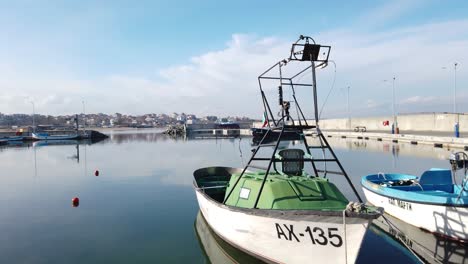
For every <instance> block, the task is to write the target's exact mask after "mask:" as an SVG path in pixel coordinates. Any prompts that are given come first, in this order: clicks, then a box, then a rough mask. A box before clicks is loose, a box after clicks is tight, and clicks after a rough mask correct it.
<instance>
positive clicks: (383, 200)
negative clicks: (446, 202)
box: [363, 188, 468, 241]
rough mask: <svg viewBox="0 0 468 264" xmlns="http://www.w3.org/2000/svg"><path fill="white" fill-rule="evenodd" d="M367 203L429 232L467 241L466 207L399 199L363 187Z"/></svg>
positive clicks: (467, 218) (467, 220)
mask: <svg viewBox="0 0 468 264" xmlns="http://www.w3.org/2000/svg"><path fill="white" fill-rule="evenodd" d="M363 190H364V194H365V196H366V199H367V201H368V202H369V203H371V204H373V205H375V206H379V207H383V208H384V209H385V213H387V214H390V215H392V216H394V217H396V218H398V219H400V220H402V221H404V222H407V223H409V224H411V225H414V226H416V227H419V228H422V229H425V230H427V231H429V232H433V233H438V234H441V235H443V236H447V237H450V238H453V239H456V240H463V241H468V208H467V207H451V206H440V205H432V204H422V203H416V202H407V201H401V200H398V199H395V198H389V197H386V196H383V195H379V194H377V193H374V192H372V191H369V190H368V189H366V188H363Z"/></svg>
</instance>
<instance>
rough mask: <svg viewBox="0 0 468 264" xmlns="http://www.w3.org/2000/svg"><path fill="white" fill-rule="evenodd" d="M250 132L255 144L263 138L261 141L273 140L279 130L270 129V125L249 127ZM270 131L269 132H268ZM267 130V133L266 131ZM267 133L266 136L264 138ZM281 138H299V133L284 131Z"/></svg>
mask: <svg viewBox="0 0 468 264" xmlns="http://www.w3.org/2000/svg"><path fill="white" fill-rule="evenodd" d="M250 130H251V132H252V142H253V143H254V144H255V145H256V144H258V143H260V141H262V140H263V142H264V143H265V142H273V141H276V139H277V138H278V136H279V133H280V131H270V130H271V127H261V128H256V127H253V128H251V129H250ZM269 131H270V132H269ZM267 132H269V133H267ZM267 134H268V137H267V138H264V137H265V135H267ZM282 139H283V140H300V139H301V134H300V133H298V132H297V131H285V132H284V133H283V135H282Z"/></svg>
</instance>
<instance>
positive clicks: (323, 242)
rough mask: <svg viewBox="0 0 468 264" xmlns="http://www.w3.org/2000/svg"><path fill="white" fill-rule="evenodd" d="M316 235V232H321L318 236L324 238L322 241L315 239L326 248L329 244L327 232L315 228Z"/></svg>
mask: <svg viewBox="0 0 468 264" xmlns="http://www.w3.org/2000/svg"><path fill="white" fill-rule="evenodd" d="M313 231H314V233H315V232H316V231H320V234H319V235H318V236H319V237H321V238H323V240H322V241H319V240H318V239H315V242H317V243H319V244H320V245H322V246H324V245H326V244H327V242H328V239H327V238H326V237H325V236H324V235H325V232H324V231H323V229H321V228H320V227H314V230H313Z"/></svg>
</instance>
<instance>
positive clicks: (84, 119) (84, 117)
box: [81, 100, 86, 129]
mask: <svg viewBox="0 0 468 264" xmlns="http://www.w3.org/2000/svg"><path fill="white" fill-rule="evenodd" d="M81 103H82V104H83V129H86V112H85V102H84V100H82V101H81Z"/></svg>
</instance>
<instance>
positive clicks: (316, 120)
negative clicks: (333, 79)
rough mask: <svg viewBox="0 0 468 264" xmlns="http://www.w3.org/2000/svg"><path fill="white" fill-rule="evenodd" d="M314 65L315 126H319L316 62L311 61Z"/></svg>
mask: <svg viewBox="0 0 468 264" xmlns="http://www.w3.org/2000/svg"><path fill="white" fill-rule="evenodd" d="M310 63H311V65H312V86H313V87H314V89H313V93H314V111H315V126H316V127H317V128H318V126H319V124H318V123H319V113H318V105H317V104H318V100H317V79H316V76H315V62H313V61H311V62H310Z"/></svg>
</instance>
